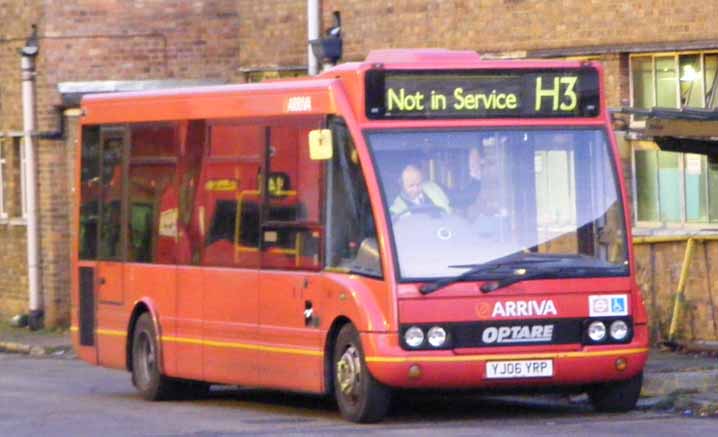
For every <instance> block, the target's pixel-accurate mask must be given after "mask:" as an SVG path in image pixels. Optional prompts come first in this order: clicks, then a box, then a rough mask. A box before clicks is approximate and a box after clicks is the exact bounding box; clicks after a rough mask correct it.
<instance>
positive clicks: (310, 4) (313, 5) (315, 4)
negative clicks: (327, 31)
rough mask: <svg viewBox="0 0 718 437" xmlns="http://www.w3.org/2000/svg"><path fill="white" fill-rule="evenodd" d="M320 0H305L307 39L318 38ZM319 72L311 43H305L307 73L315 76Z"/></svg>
mask: <svg viewBox="0 0 718 437" xmlns="http://www.w3.org/2000/svg"><path fill="white" fill-rule="evenodd" d="M319 1H320V0H307V40H308V41H311V40H313V39H317V38H319V13H320V11H319V9H320V5H319ZM318 73H319V61H318V60H317V57H316V56H314V52H312V45H311V44H309V43H307V74H309V75H310V76H315V75H317V74H318Z"/></svg>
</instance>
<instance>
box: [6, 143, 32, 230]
mask: <svg viewBox="0 0 718 437" xmlns="http://www.w3.org/2000/svg"><path fill="white" fill-rule="evenodd" d="M25 191H26V190H25V151H24V150H23V145H22V138H21V137H19V136H6V137H2V138H0V220H2V221H10V222H11V223H15V224H24V223H25V221H24V220H25V216H26V210H27V207H26V200H25V199H26V193H25Z"/></svg>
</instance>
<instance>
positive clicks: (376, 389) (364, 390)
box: [332, 324, 391, 423]
mask: <svg viewBox="0 0 718 437" xmlns="http://www.w3.org/2000/svg"><path fill="white" fill-rule="evenodd" d="M332 368H333V372H332V373H333V379H334V396H335V397H336V400H337V404H338V405H339V411H340V412H341V414H342V416H343V417H344V418H345V419H347V420H349V421H352V422H358V423H370V422H378V421H380V420H382V419H383V418H384V416H386V413H387V411H388V410H389V404H390V402H391V389H389V387H386V386H385V385H383V384H381V383H380V382H378V381H377V380H376V379H374V377H373V376H372V375H371V373H369V369H368V368H367V366H366V360H365V357H364V351H363V350H362V347H361V341H360V340H359V333H358V332H357V330H356V328H354V326H352V325H351V324H347V325H344V326H343V327H342V329H341V330H340V331H339V335H338V336H337V339H336V342H335V344H334V356H333V360H332Z"/></svg>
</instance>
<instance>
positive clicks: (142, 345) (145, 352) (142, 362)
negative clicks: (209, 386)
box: [137, 332, 155, 385]
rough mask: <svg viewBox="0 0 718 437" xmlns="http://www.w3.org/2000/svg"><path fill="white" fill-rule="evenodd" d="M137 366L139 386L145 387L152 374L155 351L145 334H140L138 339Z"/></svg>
mask: <svg viewBox="0 0 718 437" xmlns="http://www.w3.org/2000/svg"><path fill="white" fill-rule="evenodd" d="M138 342H139V345H138V348H137V349H138V352H139V354H138V355H139V356H138V357H137V358H138V360H137V361H138V364H139V372H138V373H139V376H140V378H139V379H140V381H138V382H139V383H140V384H141V385H146V384H148V383H149V381H150V379H151V375H152V372H153V371H154V368H155V351H154V345H153V344H152V340H151V339H150V338H149V337H148V335H147V333H144V332H143V333H142V334H141V335H140V337H139V339H138Z"/></svg>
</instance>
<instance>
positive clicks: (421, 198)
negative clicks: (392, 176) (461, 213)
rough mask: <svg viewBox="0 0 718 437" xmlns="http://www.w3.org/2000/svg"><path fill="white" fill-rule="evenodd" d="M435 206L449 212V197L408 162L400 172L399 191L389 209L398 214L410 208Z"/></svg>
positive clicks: (393, 213) (409, 210)
mask: <svg viewBox="0 0 718 437" xmlns="http://www.w3.org/2000/svg"><path fill="white" fill-rule="evenodd" d="M426 207H435V208H438V209H440V210H443V211H444V212H446V213H450V212H451V207H450V206H449V198H448V197H447V196H446V194H444V191H443V190H442V189H441V187H439V186H438V185H437V184H436V183H434V182H431V181H425V180H424V175H423V174H422V173H421V170H419V168H418V167H416V166H415V165H412V164H409V165H407V166H406V167H405V168H404V171H402V172H401V193H399V195H398V196H396V199H394V202H393V203H392V205H391V207H390V208H389V211H391V214H392V215H393V216H398V215H401V214H404V213H406V212H411V211H412V210H415V209H416V210H418V209H423V208H426Z"/></svg>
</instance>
